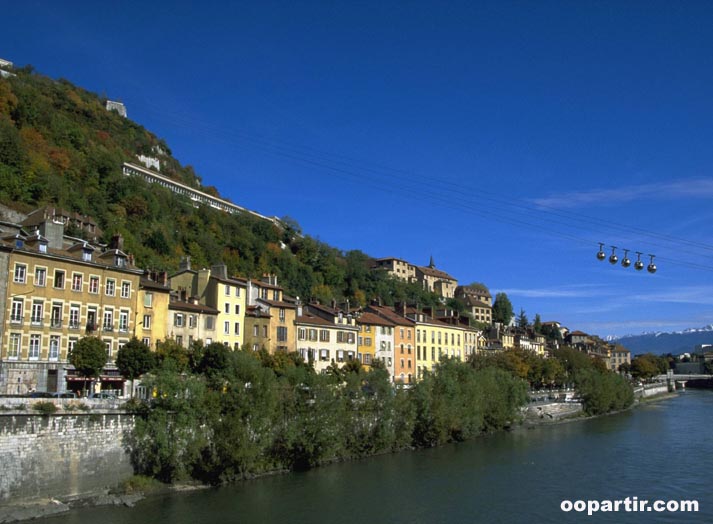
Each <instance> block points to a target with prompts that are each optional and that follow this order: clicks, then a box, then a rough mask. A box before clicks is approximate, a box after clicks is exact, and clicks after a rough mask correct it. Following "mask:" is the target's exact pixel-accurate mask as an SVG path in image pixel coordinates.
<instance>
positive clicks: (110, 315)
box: [102, 308, 114, 331]
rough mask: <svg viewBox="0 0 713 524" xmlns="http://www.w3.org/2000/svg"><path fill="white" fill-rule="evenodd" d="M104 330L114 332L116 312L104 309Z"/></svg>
mask: <svg viewBox="0 0 713 524" xmlns="http://www.w3.org/2000/svg"><path fill="white" fill-rule="evenodd" d="M102 329H103V330H104V331H114V310H113V309H109V308H105V309H104V322H103V323H102Z"/></svg>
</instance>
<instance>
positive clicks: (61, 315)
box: [0, 224, 142, 394]
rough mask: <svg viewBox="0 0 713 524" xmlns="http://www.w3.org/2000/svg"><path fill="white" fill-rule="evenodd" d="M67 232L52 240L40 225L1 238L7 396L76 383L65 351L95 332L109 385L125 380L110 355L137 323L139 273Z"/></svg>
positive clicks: (2, 377)
mask: <svg viewBox="0 0 713 524" xmlns="http://www.w3.org/2000/svg"><path fill="white" fill-rule="evenodd" d="M52 225H53V226H61V225H59V224H52ZM62 231H63V230H62V228H61V227H58V228H56V229H55V231H54V233H55V234H54V235H53V236H52V238H51V239H47V238H45V237H44V236H42V234H41V233H40V230H39V229H38V230H37V231H36V232H35V234H34V235H32V236H30V237H26V238H25V237H22V236H21V235H19V234H16V235H13V236H10V237H5V238H4V239H3V244H4V247H5V249H6V250H9V252H8V258H7V274H6V275H3V278H5V279H6V280H7V284H6V285H7V288H6V295H5V297H6V303H5V307H4V309H5V311H4V321H3V329H2V343H1V348H0V349H1V351H0V391H1V392H3V393H5V394H25V393H28V392H29V391H34V390H37V391H51V392H55V391H65V390H66V389H73V386H76V383H77V382H78V380H79V377H77V376H76V374H74V372H73V368H72V367H71V366H70V365H69V364H68V360H67V355H68V353H69V352H70V351H71V349H72V348H73V347H74V345H75V344H76V343H77V341H78V340H79V339H81V338H83V337H85V336H96V337H98V338H100V339H101V340H102V341H103V342H104V344H105V346H106V349H107V352H108V355H109V359H108V362H107V367H106V368H105V370H104V372H103V373H102V377H101V381H102V383H103V384H104V386H105V387H106V388H109V389H120V387H121V385H122V384H123V380H122V378H121V377H120V376H119V375H118V372H117V371H116V368H115V367H114V366H113V360H114V358H115V357H116V353H117V351H118V350H119V349H120V348H121V347H122V346H123V345H124V344H125V343H126V342H128V341H129V340H130V338H131V334H132V332H133V330H134V328H135V317H136V298H137V293H138V290H139V282H140V277H141V274H142V272H141V271H140V270H138V269H136V268H135V267H133V266H132V265H131V264H130V261H129V257H128V256H127V255H126V254H125V253H123V252H122V251H121V250H120V249H108V250H105V251H102V250H100V249H99V248H97V247H95V246H93V245H91V244H89V243H88V242H81V241H80V242H77V241H76V239H75V241H74V243H73V244H65V242H64V239H63V234H62ZM73 381H74V382H73ZM74 389H80V388H74Z"/></svg>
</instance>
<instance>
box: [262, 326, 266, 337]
mask: <svg viewBox="0 0 713 524" xmlns="http://www.w3.org/2000/svg"><path fill="white" fill-rule="evenodd" d="M262 336H263V338H267V326H262Z"/></svg>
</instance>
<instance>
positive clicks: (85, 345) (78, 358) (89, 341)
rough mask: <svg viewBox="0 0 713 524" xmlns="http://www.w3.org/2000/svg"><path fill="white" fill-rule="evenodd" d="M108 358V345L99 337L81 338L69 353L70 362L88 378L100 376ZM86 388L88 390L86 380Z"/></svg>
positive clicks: (78, 371)
mask: <svg viewBox="0 0 713 524" xmlns="http://www.w3.org/2000/svg"><path fill="white" fill-rule="evenodd" d="M108 358H109V353H107V350H106V346H104V342H103V341H102V339H100V338H98V337H84V338H81V339H79V340H78V341H77V343H76V344H75V346H74V348H73V349H72V351H70V353H69V355H68V360H69V363H70V364H72V365H73V366H74V369H76V370H77V373H79V374H80V375H81V376H83V377H84V378H85V379H87V380H91V379H97V378H99V374H100V373H101V371H102V369H104V366H105V365H106V361H107V359H108ZM84 389H85V390H86V382H85V383H84Z"/></svg>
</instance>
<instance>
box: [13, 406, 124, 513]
mask: <svg viewBox="0 0 713 524" xmlns="http://www.w3.org/2000/svg"><path fill="white" fill-rule="evenodd" d="M133 427H134V416H133V415H131V414H128V413H123V412H116V411H113V412H108V411H103V412H97V411H96V410H92V411H91V412H79V413H73V414H61V415H37V414H30V413H27V414H20V413H12V412H5V413H0V464H2V475H0V505H2V506H6V505H12V504H17V503H27V502H32V501H42V500H45V501H47V500H48V499H60V500H62V501H65V502H66V501H71V500H73V499H81V498H87V497H90V496H92V495H101V494H102V493H105V491H106V488H107V487H114V486H116V485H117V484H119V483H120V482H122V481H123V480H125V479H128V478H130V477H131V476H132V475H133V469H132V466H131V461H130V459H129V455H128V453H126V451H125V450H124V446H123V441H124V436H125V435H126V434H128V433H129V432H130V431H132V429H133Z"/></svg>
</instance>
